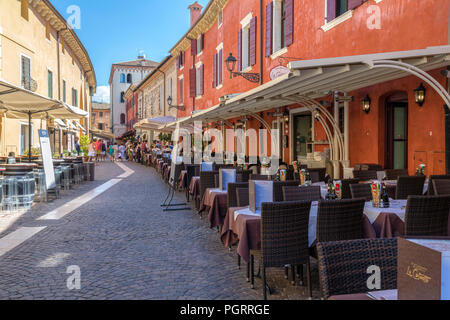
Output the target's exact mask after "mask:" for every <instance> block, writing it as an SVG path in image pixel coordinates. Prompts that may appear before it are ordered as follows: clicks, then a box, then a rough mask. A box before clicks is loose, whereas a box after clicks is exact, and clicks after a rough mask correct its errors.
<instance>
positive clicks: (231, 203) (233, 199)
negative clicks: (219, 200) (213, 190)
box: [227, 182, 248, 208]
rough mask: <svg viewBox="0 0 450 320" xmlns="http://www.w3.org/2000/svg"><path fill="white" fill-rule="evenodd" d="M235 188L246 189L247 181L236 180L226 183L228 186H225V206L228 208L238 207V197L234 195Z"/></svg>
mask: <svg viewBox="0 0 450 320" xmlns="http://www.w3.org/2000/svg"><path fill="white" fill-rule="evenodd" d="M237 188H247V190H248V182H237V183H229V184H228V188H227V206H228V208H235V207H239V205H238V199H237V196H236V190H237ZM247 192H248V191H247Z"/></svg>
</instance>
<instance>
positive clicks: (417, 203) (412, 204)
mask: <svg viewBox="0 0 450 320" xmlns="http://www.w3.org/2000/svg"><path fill="white" fill-rule="evenodd" d="M449 210H450V196H448V195H447V196H409V197H408V202H407V204H406V214H405V236H447V235H448V213H449Z"/></svg>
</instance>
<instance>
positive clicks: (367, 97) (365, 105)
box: [362, 95, 371, 114]
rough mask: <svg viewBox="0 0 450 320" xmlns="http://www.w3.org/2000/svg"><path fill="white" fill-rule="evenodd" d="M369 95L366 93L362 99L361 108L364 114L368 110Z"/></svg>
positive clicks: (367, 112)
mask: <svg viewBox="0 0 450 320" xmlns="http://www.w3.org/2000/svg"><path fill="white" fill-rule="evenodd" d="M370 103H371V100H370V97H369V95H366V97H365V98H364V99H363V100H362V109H363V111H364V112H365V113H366V114H369V112H370Z"/></svg>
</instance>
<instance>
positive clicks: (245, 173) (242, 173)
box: [238, 170, 252, 182]
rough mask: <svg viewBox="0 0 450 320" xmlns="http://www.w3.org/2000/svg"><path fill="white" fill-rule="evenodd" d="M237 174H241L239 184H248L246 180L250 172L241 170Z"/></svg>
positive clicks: (248, 178)
mask: <svg viewBox="0 0 450 320" xmlns="http://www.w3.org/2000/svg"><path fill="white" fill-rule="evenodd" d="M238 172H239V173H240V174H241V182H248V180H250V175H251V174H252V170H242V171H238Z"/></svg>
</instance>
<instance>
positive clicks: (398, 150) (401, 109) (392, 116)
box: [385, 92, 408, 169]
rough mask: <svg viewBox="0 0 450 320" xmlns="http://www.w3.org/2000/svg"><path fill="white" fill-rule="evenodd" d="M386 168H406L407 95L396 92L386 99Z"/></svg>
mask: <svg viewBox="0 0 450 320" xmlns="http://www.w3.org/2000/svg"><path fill="white" fill-rule="evenodd" d="M385 148H386V149H385V155H386V159H385V166H386V169H408V96H407V93H406V92H400V93H396V94H394V95H391V96H390V97H388V98H387V99H386V147H385Z"/></svg>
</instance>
